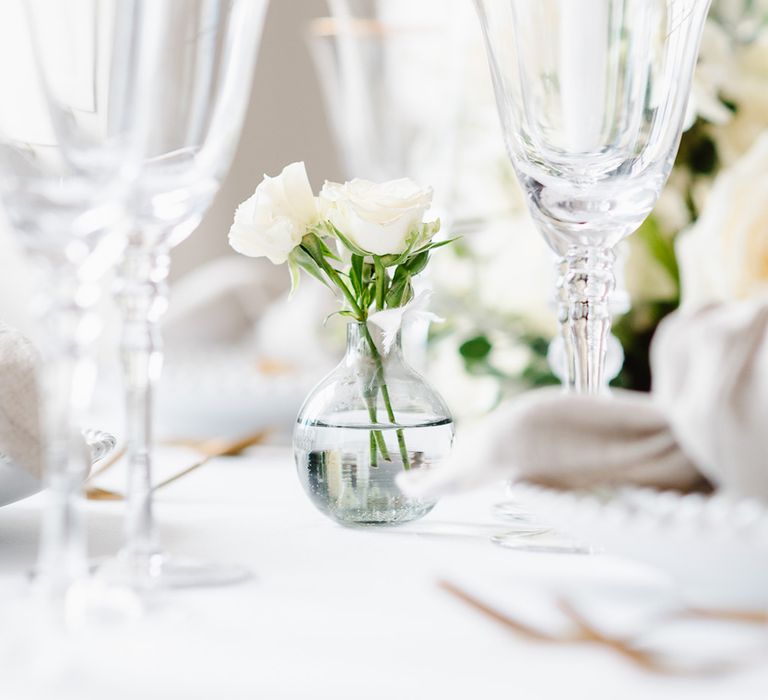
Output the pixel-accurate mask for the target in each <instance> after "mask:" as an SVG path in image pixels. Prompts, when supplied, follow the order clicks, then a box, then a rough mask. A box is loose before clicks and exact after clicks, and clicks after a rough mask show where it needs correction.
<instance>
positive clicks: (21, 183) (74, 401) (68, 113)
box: [0, 0, 157, 597]
mask: <svg viewBox="0 0 768 700" xmlns="http://www.w3.org/2000/svg"><path fill="white" fill-rule="evenodd" d="M156 45H157V33H156V22H155V10H154V8H153V4H152V3H146V2H142V1H141V0H92V1H91V2H86V3H84V2H82V1H79V0H56V1H55V2H54V1H51V0H26V1H25V2H16V1H14V0H10V1H9V2H3V3H2V4H0V93H2V95H3V97H4V101H3V107H2V109H0V197H2V202H3V205H4V208H5V210H6V213H7V215H8V219H9V221H10V223H11V226H12V228H13V231H14V234H15V236H16V238H17V240H18V241H19V242H20V243H21V246H22V247H23V249H24V250H25V251H26V252H27V253H28V254H29V255H30V256H31V257H33V258H34V259H35V261H36V262H37V266H36V267H37V268H38V269H39V270H40V272H41V273H42V274H41V282H42V283H41V284H40V294H39V296H40V298H39V300H38V303H37V307H38V308H37V311H38V313H39V317H40V323H39V335H40V337H39V342H38V347H39V350H40V354H41V362H40V365H39V367H40V375H41V376H40V380H41V381H40V383H41V387H42V402H41V403H42V405H41V429H42V437H43V444H44V448H45V464H44V468H43V482H44V485H45V486H46V487H47V495H48V502H47V505H46V507H45V509H44V511H43V522H42V529H41V536H40V547H39V555H38V562H37V568H36V582H37V584H38V587H39V588H40V589H42V590H43V591H45V592H47V593H50V594H52V595H53V596H54V597H58V596H60V595H64V594H65V593H66V592H67V591H68V590H70V588H71V585H72V584H73V583H75V582H76V581H79V580H81V579H83V578H84V577H85V576H86V575H87V573H88V562H87V554H86V533H85V525H84V516H83V509H82V500H83V499H82V491H83V488H82V484H83V480H84V478H85V476H86V474H87V473H88V469H89V467H90V463H89V462H88V460H87V458H86V450H85V445H84V443H83V436H82V433H81V429H82V425H81V419H82V416H83V413H84V411H85V410H86V408H87V406H88V403H89V399H90V393H91V392H90V390H91V385H92V380H93V375H94V372H93V363H92V362H91V357H90V354H89V350H90V348H91V346H92V345H93V342H94V340H95V339H96V337H97V335H98V331H99V328H100V319H99V315H98V313H97V312H96V311H95V305H96V302H97V301H98V299H99V291H100V286H99V282H100V277H101V275H102V273H103V272H105V271H106V270H107V269H108V268H109V267H110V266H111V265H112V264H113V263H114V262H115V261H116V260H117V259H118V257H119V254H120V248H121V243H120V237H119V235H118V234H119V227H120V223H121V221H122V220H123V213H124V210H123V206H122V204H123V201H124V198H125V196H126V194H127V192H128V187H129V186H130V184H131V182H132V179H133V178H134V177H135V175H136V172H137V166H138V162H139V160H138V159H139V156H140V153H141V151H140V147H141V144H142V143H143V139H144V136H145V134H146V127H147V121H146V116H147V114H146V111H145V109H144V108H145V106H146V101H145V98H144V94H145V89H146V87H147V84H148V81H149V79H150V77H151V74H152V70H151V69H152V59H153V57H154V55H155V54H154V48H155V47H156Z"/></svg>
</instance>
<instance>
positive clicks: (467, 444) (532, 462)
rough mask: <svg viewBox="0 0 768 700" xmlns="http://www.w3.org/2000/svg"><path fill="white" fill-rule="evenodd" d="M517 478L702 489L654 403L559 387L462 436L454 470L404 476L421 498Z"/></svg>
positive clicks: (522, 399)
mask: <svg viewBox="0 0 768 700" xmlns="http://www.w3.org/2000/svg"><path fill="white" fill-rule="evenodd" d="M510 478H512V479H526V480H529V481H535V482H538V483H543V484H547V485H550V486H557V487H562V488H584V487H588V486H593V485H596V484H619V483H633V484H638V485H643V486H660V487H662V488H673V489H682V490H689V489H691V488H694V487H695V486H696V485H697V484H699V483H700V482H701V476H700V475H699V473H698V472H697V471H696V468H695V467H694V466H693V464H692V463H691V462H690V460H689V459H688V458H687V457H686V456H685V455H684V454H683V453H682V451H681V450H680V449H679V447H678V445H677V443H676V441H675V439H674V437H673V436H672V432H671V430H670V427H669V424H668V422H667V421H666V419H665V418H664V416H663V414H662V413H661V411H660V410H659V409H658V408H657V407H656V406H655V405H654V403H653V401H651V399H650V398H649V397H648V396H647V395H645V394H640V393H636V392H629V391H615V392H613V393H612V395H611V396H578V395H575V394H564V393H563V392H562V390H561V389H560V388H556V387H551V388H547V389H539V390H536V391H531V392H528V393H526V394H522V395H521V396H519V397H517V398H516V399H514V400H513V401H510V402H508V403H507V404H505V405H504V406H502V407H500V408H499V409H498V410H496V411H495V412H494V413H493V414H492V415H491V416H490V417H488V418H487V419H485V420H484V421H482V422H480V423H478V424H476V425H475V426H473V427H472V428H470V429H468V430H465V431H462V430H459V432H458V435H457V441H456V448H455V450H454V453H453V455H452V457H451V459H450V461H449V463H448V464H446V465H445V466H444V467H442V468H441V469H439V470H437V469H436V470H434V471H431V472H426V471H423V472H419V471H417V470H416V471H413V472H409V473H407V474H404V475H403V477H402V478H401V480H400V485H401V487H402V488H403V489H404V490H405V491H407V492H409V493H412V494H414V495H437V494H440V493H445V492H449V491H456V490H463V489H466V488H471V487H474V486H478V485H480V484H482V483H484V482H488V481H495V480H499V479H510Z"/></svg>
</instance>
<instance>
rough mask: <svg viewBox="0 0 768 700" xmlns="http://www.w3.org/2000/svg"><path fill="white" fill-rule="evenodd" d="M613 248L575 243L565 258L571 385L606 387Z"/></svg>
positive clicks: (587, 389) (588, 389)
mask: <svg viewBox="0 0 768 700" xmlns="http://www.w3.org/2000/svg"><path fill="white" fill-rule="evenodd" d="M615 260H616V255H615V253H614V251H613V250H612V249H610V248H591V247H574V248H572V249H571V250H569V251H568V254H567V255H566V256H565V258H564V259H563V261H562V266H561V268H562V275H561V277H562V281H561V282H560V284H559V287H560V289H561V301H560V313H559V317H560V321H561V327H562V328H563V338H564V340H565V348H566V356H567V360H568V377H569V379H568V388H569V389H571V390H572V391H575V392H577V393H580V394H600V393H602V392H603V391H604V390H605V382H604V375H605V355H606V348H607V344H608V336H609V334H610V331H611V313H610V308H609V303H608V302H609V299H610V296H611V292H612V291H613V288H614V286H615V284H616V278H615V275H614V263H615Z"/></svg>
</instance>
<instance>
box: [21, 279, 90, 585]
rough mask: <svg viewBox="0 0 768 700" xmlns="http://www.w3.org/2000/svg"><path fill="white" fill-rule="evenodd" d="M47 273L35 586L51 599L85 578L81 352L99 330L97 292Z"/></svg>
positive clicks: (85, 393)
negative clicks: (42, 502)
mask: <svg viewBox="0 0 768 700" xmlns="http://www.w3.org/2000/svg"><path fill="white" fill-rule="evenodd" d="M48 272H49V274H48V276H47V279H48V280H49V284H50V285H51V286H50V287H49V289H48V291H47V295H46V298H45V300H44V303H43V305H42V308H41V309H40V312H41V316H40V318H41V328H42V331H43V339H44V347H42V348H41V354H42V360H43V361H42V362H41V367H40V379H41V384H42V387H41V388H42V397H43V401H42V405H41V429H42V434H43V440H44V445H45V452H44V460H45V463H44V469H43V482H44V485H45V487H46V489H47V499H48V503H47V504H46V507H45V509H44V511H43V516H42V526H41V531H40V546H39V551H38V559H37V568H36V577H35V580H36V585H37V586H38V587H39V588H40V589H41V590H43V591H44V592H45V593H46V594H49V595H51V596H54V597H55V596H59V595H63V594H64V593H66V591H67V589H68V588H69V586H70V585H71V584H72V583H74V582H75V581H77V580H78V579H81V578H83V577H85V576H87V574H88V558H87V533H86V526H85V512H84V498H83V482H84V480H85V477H86V476H87V474H88V471H89V469H90V460H89V456H88V452H87V448H86V446H85V444H84V442H83V437H82V432H81V428H82V426H81V421H82V418H83V415H84V412H85V411H86V409H87V407H88V402H89V401H90V398H91V395H92V389H93V379H94V375H95V372H94V364H93V362H92V361H91V358H90V357H89V356H88V353H87V349H88V347H89V346H90V345H91V344H92V342H93V341H94V340H95V339H96V337H97V335H98V331H99V330H100V324H99V322H98V316H97V315H96V314H95V313H94V312H93V310H92V307H93V306H94V305H95V303H96V302H97V301H98V298H99V289H98V286H97V285H91V284H87V283H84V282H83V281H82V280H80V279H78V277H77V275H76V274H75V273H74V272H72V271H67V270H65V269H61V268H51V269H50V270H49V271H48Z"/></svg>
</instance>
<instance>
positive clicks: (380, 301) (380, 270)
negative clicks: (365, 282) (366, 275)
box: [373, 255, 387, 311]
mask: <svg viewBox="0 0 768 700" xmlns="http://www.w3.org/2000/svg"><path fill="white" fill-rule="evenodd" d="M373 269H374V270H375V271H376V311H383V310H384V299H385V296H386V291H387V268H385V267H384V264H383V263H382V262H381V258H380V257H379V256H378V255H374V256H373Z"/></svg>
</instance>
